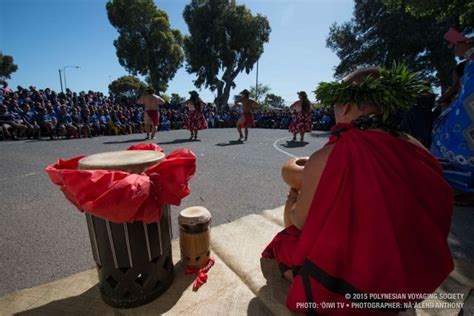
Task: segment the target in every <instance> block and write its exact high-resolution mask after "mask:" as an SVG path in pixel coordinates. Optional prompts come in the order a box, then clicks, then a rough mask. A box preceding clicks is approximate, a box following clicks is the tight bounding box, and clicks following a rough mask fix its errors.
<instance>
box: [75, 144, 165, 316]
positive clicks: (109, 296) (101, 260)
mask: <svg viewBox="0 0 474 316" xmlns="http://www.w3.org/2000/svg"><path fill="white" fill-rule="evenodd" d="M164 157H165V155H164V154H163V153H161V152H156V151H151V150H128V151H116V152H106V153H100V154H95V155H90V156H87V157H84V158H82V159H81V160H80V161H79V169H82V170H97V169H106V170H121V171H126V172H130V173H141V172H143V171H144V170H145V169H146V168H148V167H150V166H152V165H154V164H156V163H159V162H160V160H162V159H163V158H164ZM161 211H162V216H161V219H160V221H159V222H156V223H148V224H145V223H143V222H133V223H113V222H110V221H108V220H105V219H103V218H99V217H97V216H93V215H90V214H86V220H87V227H88V229H89V237H90V239H91V246H92V255H93V256H94V261H95V263H96V267H97V272H98V275H99V289H100V293H101V297H102V299H103V300H104V302H106V303H107V304H109V305H111V306H113V307H118V308H131V307H137V306H140V305H143V304H146V303H148V302H150V301H152V300H154V299H155V298H156V297H158V296H160V295H161V294H162V293H163V292H165V291H166V290H167V289H168V287H169V286H170V285H171V282H172V281H173V271H174V266H173V258H172V254H171V239H172V231H171V216H170V215H171V214H170V207H169V205H163V206H162V209H161Z"/></svg>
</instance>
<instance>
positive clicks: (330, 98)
mask: <svg viewBox="0 0 474 316" xmlns="http://www.w3.org/2000/svg"><path fill="white" fill-rule="evenodd" d="M367 72H368V73H369V74H368V75H367V76H362V77H363V78H361V79H360V80H355V79H352V78H351V75H349V76H348V78H346V79H345V80H342V81H332V82H321V83H320V84H319V86H318V87H317V88H316V90H315V91H314V94H315V95H316V99H317V100H318V101H319V102H321V104H323V105H335V104H347V103H351V104H357V105H358V106H360V105H362V104H367V103H369V104H373V105H375V106H376V107H377V108H378V109H379V112H380V113H379V114H380V117H381V120H382V123H383V124H386V125H393V124H394V120H395V119H396V116H397V114H398V113H399V112H400V111H406V110H408V109H410V107H411V106H412V105H413V104H415V102H416V98H417V97H418V96H419V95H423V94H426V93H427V92H429V91H430V87H429V86H428V84H427V83H426V82H425V81H423V80H422V79H420V78H419V75H418V73H416V72H410V71H409V70H408V68H407V67H406V66H405V65H403V64H397V63H394V64H393V65H392V67H391V68H386V67H380V68H374V69H372V71H371V69H367ZM353 74H354V73H353Z"/></svg>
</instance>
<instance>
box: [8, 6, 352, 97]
mask: <svg viewBox="0 0 474 316" xmlns="http://www.w3.org/2000/svg"><path fill="white" fill-rule="evenodd" d="M237 2H238V3H239V4H245V5H246V6H247V7H248V8H249V9H250V10H251V11H252V12H253V13H254V14H255V13H260V14H263V15H265V16H267V17H268V19H269V21H270V25H271V27H272V33H271V34H270V42H269V43H267V44H266V45H265V52H264V54H263V55H262V57H261V59H260V63H259V82H261V83H263V84H267V85H269V86H270V87H271V89H272V90H271V92H273V93H275V94H277V95H281V96H282V97H283V98H284V99H285V100H286V101H287V103H288V102H290V101H292V100H295V99H296V92H297V91H300V90H306V91H307V92H310V91H312V90H314V88H315V87H316V85H317V84H318V82H320V81H327V80H331V79H332V78H333V68H334V66H335V65H337V63H338V58H337V56H336V55H335V54H334V53H333V52H332V51H330V50H329V49H328V48H326V37H327V35H328V31H329V26H330V25H331V24H332V23H333V22H338V23H341V22H343V21H347V20H349V19H350V18H351V16H352V10H353V1H352V0H237ZM105 3H106V0H0V50H1V51H2V52H3V53H4V54H7V55H12V56H13V57H14V59H15V63H16V64H17V65H18V67H19V69H18V71H17V72H16V73H14V74H13V75H12V79H11V80H10V82H9V83H10V86H12V87H16V86H17V85H22V86H30V85H34V86H36V87H37V88H46V87H50V88H52V89H54V90H56V91H60V84H59V74H58V69H59V68H62V67H64V66H66V65H77V66H80V69H72V68H68V69H67V70H66V74H67V86H68V87H69V88H70V89H72V90H73V91H81V90H85V91H87V90H94V91H102V92H104V93H107V92H108V88H107V87H108V84H109V83H110V80H114V79H116V78H118V77H120V76H122V75H126V74H127V72H126V71H125V70H124V69H123V68H122V67H121V66H120V64H119V63H118V59H117V57H116V54H115V48H114V46H113V41H114V39H116V38H117V37H118V33H117V32H116V31H115V29H114V28H113V27H112V26H111V25H110V23H109V21H108V19H107V15H106V11H105ZM155 3H156V4H157V6H158V7H159V8H161V9H163V10H164V11H166V12H167V13H168V16H169V18H170V22H171V26H172V27H173V28H177V29H179V30H181V31H182V32H183V33H185V34H188V29H187V26H186V24H185V22H184V20H183V18H182V11H183V9H184V6H185V5H186V4H187V3H189V1H187V0H155ZM194 79H195V77H194V75H192V74H188V73H187V72H186V70H185V69H184V67H183V68H181V69H180V70H178V72H177V73H176V76H175V77H174V79H173V80H172V81H171V82H170V83H169V88H168V90H167V91H166V93H167V94H171V93H179V94H180V95H182V96H188V94H187V93H188V91H190V90H193V89H195V87H194V85H193V80H194ZM236 84H237V87H236V89H235V90H234V91H233V93H232V95H233V94H235V93H237V92H238V91H241V90H242V89H245V88H249V87H250V86H251V85H255V69H254V70H253V71H252V72H251V73H250V74H248V75H247V74H245V73H242V74H240V75H239V76H238V78H237V80H236ZM200 94H201V96H202V97H203V98H204V100H206V101H212V100H213V98H214V94H213V93H212V92H211V91H209V90H206V89H202V90H201V91H200ZM308 94H309V95H310V98H311V99H313V98H314V96H313V95H312V94H310V93H308Z"/></svg>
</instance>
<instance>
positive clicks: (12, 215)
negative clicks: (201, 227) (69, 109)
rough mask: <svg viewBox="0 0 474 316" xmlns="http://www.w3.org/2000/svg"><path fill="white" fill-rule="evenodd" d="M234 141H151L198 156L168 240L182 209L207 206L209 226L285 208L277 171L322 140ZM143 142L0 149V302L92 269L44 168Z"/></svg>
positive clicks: (204, 135)
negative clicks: (7, 295)
mask: <svg viewBox="0 0 474 316" xmlns="http://www.w3.org/2000/svg"><path fill="white" fill-rule="evenodd" d="M237 136H238V134H237V131H236V130H234V129H209V130H205V131H202V132H201V133H200V134H199V137H200V139H201V141H196V142H194V141H189V140H188V137H189V134H188V132H187V131H185V130H178V131H171V132H160V133H158V134H157V139H156V140H155V141H154V142H156V143H158V144H159V145H160V146H161V147H162V148H163V149H164V150H165V153H170V152H171V151H172V150H174V149H176V148H179V147H186V148H189V149H191V150H192V151H193V152H194V153H195V154H196V156H197V172H196V175H195V176H194V178H193V179H192V180H191V182H190V187H191V190H192V193H191V195H190V196H189V197H187V198H185V199H184V200H183V202H182V204H181V206H179V207H172V209H173V210H174V212H173V217H174V218H173V233H174V237H177V232H178V230H177V215H178V213H179V211H180V210H181V209H183V208H185V207H188V206H193V205H202V206H205V207H207V208H208V209H209V210H210V211H211V213H212V216H213V218H212V225H213V226H216V225H219V224H223V223H227V222H230V221H233V220H235V219H237V218H240V217H242V216H245V215H248V214H256V213H260V212H261V211H262V210H265V209H269V208H275V207H278V206H280V205H282V204H284V201H285V199H286V191H287V188H286V185H285V183H284V182H283V181H282V179H281V175H280V168H281V165H282V164H283V163H284V162H285V161H286V160H287V159H288V158H289V155H294V156H308V155H310V154H311V153H312V152H314V151H316V150H317V149H318V148H320V147H321V146H322V145H323V144H324V143H325V141H326V140H327V139H326V137H325V136H324V134H321V133H314V134H312V135H307V136H306V139H305V142H304V143H294V144H293V143H287V140H288V139H289V138H290V137H289V136H290V134H289V133H288V132H287V131H286V130H269V129H251V130H250V135H249V140H248V141H247V142H244V143H239V142H236V141H235V140H236V139H237ZM142 142H152V141H145V140H144V134H133V135H127V136H108V137H97V138H91V139H70V140H54V141H50V140H49V139H44V140H38V141H36V140H23V141H2V142H0V153H1V159H0V219H1V220H0V271H1V272H0V296H2V295H3V294H5V293H8V292H11V291H14V290H17V289H22V288H27V287H31V286H34V285H38V284H41V283H44V282H47V281H51V280H55V279H59V278H61V277H65V276H68V275H70V274H73V273H76V272H80V271H83V270H85V269H88V268H91V267H93V266H94V263H93V260H92V255H91V250H90V242H89V237H88V233H87V226H86V221H85V216H84V214H83V213H81V212H79V211H78V210H77V209H76V208H75V207H74V206H73V205H72V204H70V203H69V202H68V201H67V200H66V199H65V197H64V196H63V194H62V193H61V192H60V190H59V188H58V187H56V186H55V185H53V184H52V183H51V182H50V181H49V178H48V177H47V175H46V173H45V171H44V168H45V167H46V166H47V165H49V164H51V163H53V162H55V161H57V160H58V159H60V158H63V159H65V158H70V157H74V156H78V155H87V154H92V153H98V152H104V151H113V150H125V149H127V147H129V146H130V145H133V144H137V143H142ZM278 149H279V150H278ZM285 152H286V153H285Z"/></svg>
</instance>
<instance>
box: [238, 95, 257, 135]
mask: <svg viewBox="0 0 474 316" xmlns="http://www.w3.org/2000/svg"><path fill="white" fill-rule="evenodd" d="M240 95H241V97H242V98H241V102H242V114H241V116H240V118H239V119H238V120H237V131H238V132H239V141H242V138H244V136H243V135H242V128H245V138H244V140H245V141H246V140H247V138H248V136H249V130H248V128H249V127H254V126H255V122H254V120H253V114H252V110H253V109H254V108H255V107H256V106H257V102H255V100H252V99H250V92H249V91H248V90H247V89H245V90H243V91H242V92H241V93H240Z"/></svg>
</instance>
